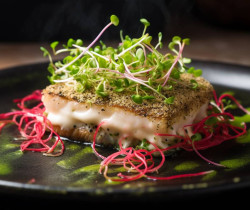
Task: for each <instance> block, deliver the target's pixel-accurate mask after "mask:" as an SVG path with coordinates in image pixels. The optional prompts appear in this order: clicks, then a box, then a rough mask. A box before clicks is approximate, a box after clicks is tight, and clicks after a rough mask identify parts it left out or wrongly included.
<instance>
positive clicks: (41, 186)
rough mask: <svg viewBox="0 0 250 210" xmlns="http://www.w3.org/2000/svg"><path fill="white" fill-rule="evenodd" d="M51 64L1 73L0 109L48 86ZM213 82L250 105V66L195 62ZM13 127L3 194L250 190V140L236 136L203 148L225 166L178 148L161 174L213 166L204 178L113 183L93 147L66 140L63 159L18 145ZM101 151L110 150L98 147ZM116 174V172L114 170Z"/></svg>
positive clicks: (2, 165)
mask: <svg viewBox="0 0 250 210" xmlns="http://www.w3.org/2000/svg"><path fill="white" fill-rule="evenodd" d="M47 65H48V64H47V63H41V64H33V65H28V66H20V67H15V68H10V69H5V70H1V71H0V96H1V99H0V113H3V112H8V111H10V110H11V109H12V108H14V107H15V106H14V104H13V102H12V100H13V99H15V98H22V97H23V96H25V95H27V94H29V93H31V92H32V91H33V90H36V89H42V88H44V87H45V86H46V85H48V80H47V75H48V73H47ZM192 65H193V66H195V67H196V68H201V69H202V70H203V75H204V77H205V78H207V79H208V80H209V81H211V82H212V84H214V87H215V89H216V91H217V93H218V94H219V93H221V92H224V91H234V92H235V97H236V98H237V99H239V100H240V101H241V102H242V104H243V105H244V106H247V107H250V68H248V67H244V66H237V65H228V64H222V63H212V62H201V61H193V62H192ZM17 135H18V133H17V130H16V128H15V126H13V125H8V126H6V127H5V128H4V129H3V130H2V133H1V135H0V193H7V194H8V193H9V194H11V195H20V194H22V195H29V196H31V195H32V196H36V197H39V196H40V197H44V198H46V197H57V198H62V197H63V198H67V199H75V200H81V201H87V200H91V199H92V200H93V199H97V198H98V199H101V200H102V199H103V200H104V199H106V198H109V199H110V198H112V197H114V198H115V199H117V200H121V199H122V200H125V199H138V200H140V199H145V197H147V198H149V199H157V200H162V201H163V200H171V199H178V198H179V197H180V196H181V197H182V196H184V197H186V198H189V197H195V196H200V197H201V196H203V197H204V196H205V197H206V196H216V195H217V194H220V193H226V192H233V193H235V192H236V191H239V190H240V192H243V191H244V190H245V191H246V190H250V139H245V140H244V142H242V141H240V140H232V141H228V142H224V143H223V144H221V145H219V146H217V147H214V148H211V149H208V150H206V151H202V154H203V155H204V156H205V157H206V158H208V159H211V160H213V161H215V162H218V163H223V164H225V165H226V166H227V168H219V167H216V166H213V165H209V164H208V163H206V162H205V161H204V160H202V159H201V158H199V157H198V156H197V155H196V154H195V153H193V152H186V151H179V152H177V153H176V154H174V155H173V156H169V157H167V158H166V163H165V165H164V167H163V168H162V169H161V170H160V171H159V173H160V174H161V175H162V176H170V175H174V174H181V173H195V172H199V171H208V170H214V172H213V173H211V174H209V175H205V176H199V177H192V178H183V179H176V180H170V181H153V180H147V179H144V178H142V179H140V180H138V181H134V182H130V183H109V182H107V181H106V180H105V179H104V178H103V176H102V175H100V174H99V173H98V169H99V164H100V160H99V159H98V158H97V157H96V156H95V155H94V154H93V152H92V149H91V147H90V146H89V145H84V144H80V143H75V142H71V141H65V146H66V151H65V153H64V154H63V155H62V156H60V157H46V156H43V155H42V154H41V153H34V152H25V153H22V152H21V151H20V149H19V145H20V144H19V143H18V141H16V140H15V137H16V136H17ZM98 149H99V152H100V153H102V154H109V153H111V152H112V150H111V149H104V148H98ZM113 172H114V174H116V173H117V171H116V169H113Z"/></svg>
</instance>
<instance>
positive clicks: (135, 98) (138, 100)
mask: <svg viewBox="0 0 250 210" xmlns="http://www.w3.org/2000/svg"><path fill="white" fill-rule="evenodd" d="M131 98H132V100H133V101H134V102H135V103H137V104H142V101H143V98H142V96H140V95H138V94H137V95H132V96H131Z"/></svg>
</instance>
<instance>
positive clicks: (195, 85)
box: [190, 79, 198, 89]
mask: <svg viewBox="0 0 250 210" xmlns="http://www.w3.org/2000/svg"><path fill="white" fill-rule="evenodd" d="M190 82H191V84H192V89H196V88H197V87H198V82H197V81H196V80H194V79H191V80H190Z"/></svg>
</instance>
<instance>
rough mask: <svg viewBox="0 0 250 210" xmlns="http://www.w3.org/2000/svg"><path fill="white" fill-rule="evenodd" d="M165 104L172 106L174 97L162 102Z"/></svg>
mask: <svg viewBox="0 0 250 210" xmlns="http://www.w3.org/2000/svg"><path fill="white" fill-rule="evenodd" d="M164 103H165V104H173V103H174V96H171V97H168V98H166V99H165V100H164Z"/></svg>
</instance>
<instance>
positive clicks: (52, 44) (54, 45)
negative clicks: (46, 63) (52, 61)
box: [50, 41, 59, 54]
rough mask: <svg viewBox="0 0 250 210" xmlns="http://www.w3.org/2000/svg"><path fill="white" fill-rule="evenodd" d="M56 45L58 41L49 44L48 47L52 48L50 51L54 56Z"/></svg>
mask: <svg viewBox="0 0 250 210" xmlns="http://www.w3.org/2000/svg"><path fill="white" fill-rule="evenodd" d="M58 44H59V42H58V41H55V42H52V43H51V44H50V47H51V48H52V50H53V52H54V54H55V49H56V46H57V45H58Z"/></svg>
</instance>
